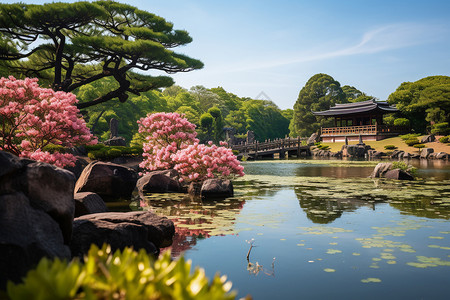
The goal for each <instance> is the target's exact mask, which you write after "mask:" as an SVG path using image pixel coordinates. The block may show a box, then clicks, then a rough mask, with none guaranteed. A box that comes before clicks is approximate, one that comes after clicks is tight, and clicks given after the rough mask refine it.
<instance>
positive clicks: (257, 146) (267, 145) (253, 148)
mask: <svg viewBox="0 0 450 300" xmlns="http://www.w3.org/2000/svg"><path fill="white" fill-rule="evenodd" d="M307 139H308V138H306V137H297V138H291V137H286V138H284V139H275V140H266V141H264V142H258V141H255V142H253V143H246V142H242V143H241V144H237V145H232V146H231V149H233V150H237V151H239V152H240V153H243V152H246V153H248V152H263V151H270V150H278V149H289V148H291V149H292V148H298V147H301V146H305V145H304V142H306V140H307Z"/></svg>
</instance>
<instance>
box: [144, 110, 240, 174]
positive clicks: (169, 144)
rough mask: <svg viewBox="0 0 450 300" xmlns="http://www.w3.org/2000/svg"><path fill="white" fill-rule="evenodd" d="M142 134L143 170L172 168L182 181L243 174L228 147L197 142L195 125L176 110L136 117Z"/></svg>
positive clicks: (223, 144)
mask: <svg viewBox="0 0 450 300" xmlns="http://www.w3.org/2000/svg"><path fill="white" fill-rule="evenodd" d="M138 123H139V133H140V134H142V135H144V136H145V140H146V142H145V143H144V145H143V148H144V154H143V156H144V157H145V159H144V161H143V162H142V163H141V164H140V167H141V168H143V169H146V170H149V171H151V170H158V169H172V168H173V169H176V170H177V171H178V172H179V174H180V176H181V178H180V180H181V181H185V182H201V181H203V180H205V179H208V178H229V179H231V178H233V177H235V176H243V175H244V172H243V170H244V167H242V166H241V164H240V162H239V161H238V160H237V158H236V156H235V155H234V154H233V152H232V151H231V149H229V148H226V147H224V146H225V145H226V143H225V142H221V146H220V147H219V146H216V145H214V144H213V143H212V142H210V143H209V145H204V144H199V140H198V139H197V138H196V136H197V133H196V132H195V125H194V124H192V123H190V122H189V121H188V120H187V119H186V118H184V117H183V116H182V115H179V114H177V113H155V114H151V115H150V114H149V115H148V116H147V117H145V118H143V119H141V120H140V121H138Z"/></svg>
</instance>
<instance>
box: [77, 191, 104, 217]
mask: <svg viewBox="0 0 450 300" xmlns="http://www.w3.org/2000/svg"><path fill="white" fill-rule="evenodd" d="M74 200H75V218H77V217H80V216H83V215H88V214H96V213H102V212H107V211H108V208H107V207H106V204H105V202H104V201H103V199H102V198H101V197H100V196H99V195H97V194H96V193H92V192H81V193H76V194H75V196H74Z"/></svg>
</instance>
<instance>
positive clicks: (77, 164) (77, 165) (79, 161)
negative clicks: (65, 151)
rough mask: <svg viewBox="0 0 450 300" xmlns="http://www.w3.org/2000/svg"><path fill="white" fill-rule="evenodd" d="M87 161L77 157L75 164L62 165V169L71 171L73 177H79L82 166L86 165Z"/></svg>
mask: <svg viewBox="0 0 450 300" xmlns="http://www.w3.org/2000/svg"><path fill="white" fill-rule="evenodd" d="M88 164H89V163H88V162H87V161H86V160H85V159H84V158H81V157H77V160H76V161H75V166H73V167H64V169H66V170H69V171H71V172H72V173H73V174H74V175H75V178H76V179H78V178H80V175H81V173H83V170H84V168H86V167H87V165H88Z"/></svg>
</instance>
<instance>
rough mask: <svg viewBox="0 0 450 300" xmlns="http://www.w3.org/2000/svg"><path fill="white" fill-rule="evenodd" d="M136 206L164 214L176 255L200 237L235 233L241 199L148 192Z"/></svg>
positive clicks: (241, 203)
mask: <svg viewBox="0 0 450 300" xmlns="http://www.w3.org/2000/svg"><path fill="white" fill-rule="evenodd" d="M139 201H140V203H139V205H140V207H141V208H142V209H144V210H148V211H152V212H154V213H156V214H158V215H161V216H165V217H167V218H169V219H170V220H172V221H173V222H174V224H175V236H174V238H173V244H172V247H171V251H172V254H173V255H174V256H178V255H179V254H181V253H182V252H183V251H186V250H188V249H191V248H192V247H193V246H195V245H196V244H197V241H198V240H200V239H205V238H209V237H211V236H216V235H227V234H235V233H236V230H235V226H234V225H235V220H236V216H237V215H238V214H239V212H240V211H241V209H242V208H243V206H244V203H245V200H243V199H238V198H228V199H225V200H217V201H202V200H201V199H200V198H199V197H192V196H188V195H186V194H177V193H172V194H148V195H145V196H144V197H142V198H141V199H140V200H139Z"/></svg>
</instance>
